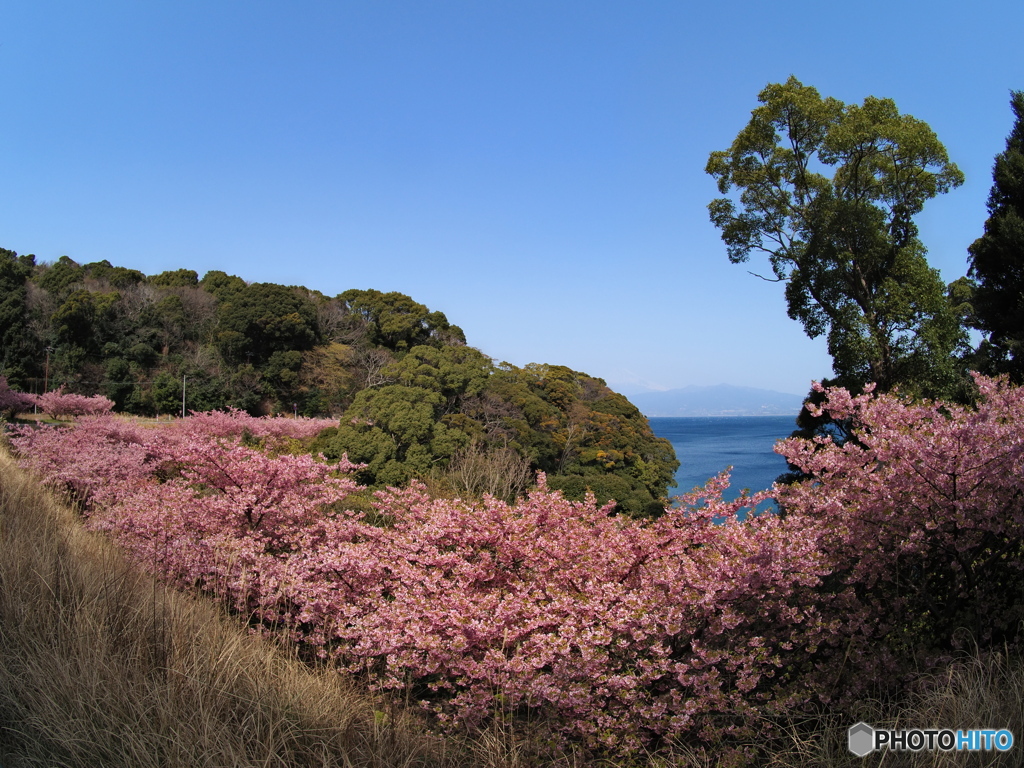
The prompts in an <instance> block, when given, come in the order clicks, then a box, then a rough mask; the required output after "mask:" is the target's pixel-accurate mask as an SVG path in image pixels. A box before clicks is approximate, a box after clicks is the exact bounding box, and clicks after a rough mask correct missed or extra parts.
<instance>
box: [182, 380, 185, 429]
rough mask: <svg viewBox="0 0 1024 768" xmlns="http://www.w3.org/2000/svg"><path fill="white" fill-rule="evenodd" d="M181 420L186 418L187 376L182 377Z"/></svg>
mask: <svg viewBox="0 0 1024 768" xmlns="http://www.w3.org/2000/svg"><path fill="white" fill-rule="evenodd" d="M181 418H183V419H184V418H185V374H182V375H181Z"/></svg>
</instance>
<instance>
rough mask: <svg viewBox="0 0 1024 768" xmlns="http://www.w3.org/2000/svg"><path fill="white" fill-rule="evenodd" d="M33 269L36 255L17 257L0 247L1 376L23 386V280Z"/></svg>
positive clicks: (25, 344)
mask: <svg viewBox="0 0 1024 768" xmlns="http://www.w3.org/2000/svg"><path fill="white" fill-rule="evenodd" d="M34 268H35V256H32V255H28V256H18V254H17V253H15V252H14V251H8V250H7V249H5V248H0V376H7V377H8V378H9V379H10V380H11V382H12V383H13V384H15V385H16V386H21V385H22V383H23V382H22V380H23V378H24V376H25V374H26V363H27V362H28V360H29V358H30V354H31V353H30V341H29V339H28V337H27V334H26V328H25V297H26V290H25V283H26V281H27V280H28V278H29V276H30V275H31V274H32V270H33V269H34Z"/></svg>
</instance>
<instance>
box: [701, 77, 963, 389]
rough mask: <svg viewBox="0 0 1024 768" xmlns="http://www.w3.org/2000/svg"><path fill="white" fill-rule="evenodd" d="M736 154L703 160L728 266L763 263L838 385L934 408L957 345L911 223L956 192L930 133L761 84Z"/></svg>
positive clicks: (879, 110)
mask: <svg viewBox="0 0 1024 768" xmlns="http://www.w3.org/2000/svg"><path fill="white" fill-rule="evenodd" d="M758 99H759V101H760V103H761V106H759V107H757V108H756V109H755V110H753V112H752V113H751V119H750V122H749V123H748V124H747V126H746V127H745V128H744V129H743V130H742V131H740V133H739V134H738V135H737V136H736V139H735V140H734V141H733V143H732V146H731V147H730V148H729V149H727V150H724V151H719V152H712V153H711V156H710V158H709V160H708V164H707V168H706V170H707V172H708V173H709V174H711V175H712V176H714V178H715V179H716V181H717V182H718V188H719V191H720V192H721V193H722V194H723V195H727V194H729V193H730V192H733V190H736V193H738V194H735V193H734V196H733V197H721V198H718V199H716V200H713V201H712V202H711V203H710V204H709V206H708V209H709V211H710V214H711V221H712V222H713V223H714V224H715V226H716V227H718V228H719V229H720V230H721V233H722V239H723V241H724V242H725V244H726V247H727V249H728V254H729V259H730V260H731V261H732V262H734V263H740V262H745V261H747V260H748V259H749V257H750V254H751V253H752V252H757V251H760V252H763V253H765V254H767V256H768V259H769V262H770V264H771V268H772V272H773V274H774V280H776V281H782V282H785V283H786V300H787V303H788V309H789V315H790V317H792V318H793V319H794V320H799V321H800V322H801V323H803V326H804V329H805V330H806V332H807V334H808V336H810V337H811V338H815V337H817V336H820V335H822V334H824V335H825V336H826V338H827V340H828V349H829V352H830V354H831V355H832V358H833V368H834V370H835V373H836V374H837V376H838V380H839V382H841V383H842V384H844V385H846V386H852V387H857V386H860V385H862V384H864V383H866V382H868V381H874V382H876V383H877V384H878V386H879V387H880V388H881V389H882V390H888V389H891V388H893V387H894V386H897V385H899V386H901V387H903V388H904V389H910V390H914V391H916V392H918V393H920V394H926V395H939V394H944V393H946V392H948V391H949V390H951V389H955V388H956V387H957V386H958V385H959V381H960V374H959V371H958V369H957V366H956V364H955V362H954V360H955V355H954V353H956V352H958V351H959V350H960V349H961V347H962V346H963V345H964V344H965V342H966V337H965V334H964V331H963V328H962V326H961V324H960V322H959V318H958V316H957V314H956V313H955V312H954V311H953V309H952V307H951V305H950V303H949V301H948V300H947V299H946V296H945V287H944V285H943V283H942V281H941V279H940V278H939V275H938V273H937V272H936V271H935V270H934V269H931V268H930V267H929V266H928V264H927V261H926V260H925V248H924V246H923V245H922V243H921V241H920V240H919V239H918V236H917V235H918V232H917V227H916V226H915V224H914V220H913V219H914V216H915V215H916V214H917V213H919V212H920V211H921V209H922V207H923V205H924V203H925V201H927V200H928V199H930V198H932V197H935V196H936V195H938V194H940V193H943V192H946V191H948V190H950V189H952V188H954V187H957V186H959V185H960V184H962V183H963V174H962V173H961V172H960V170H959V169H958V168H957V167H956V165H954V164H953V163H951V162H950V161H949V158H948V156H947V154H946V149H945V147H943V145H942V144H941V143H940V142H939V140H938V138H937V137H936V136H935V133H934V132H933V131H932V130H931V128H930V127H929V126H928V125H927V124H926V123H924V122H922V121H920V120H917V119H915V118H913V117H911V116H909V115H902V114H900V113H899V111H898V110H897V108H896V105H895V104H894V103H893V102H892V100H890V99H879V98H875V97H873V96H869V97H868V98H866V99H865V100H864V103H863V104H860V105H857V104H844V103H843V102H841V101H838V100H837V99H833V98H825V99H823V98H821V96H820V95H819V94H818V91H817V90H815V89H814V88H811V87H809V86H804V85H803V84H802V83H800V82H799V81H798V80H797V79H796V78H794V77H790V78H789V80H787V81H786V82H785V83H782V84H771V85H768V86H767V87H766V88H765V89H764V90H763V91H761V93H760V95H759V96H758Z"/></svg>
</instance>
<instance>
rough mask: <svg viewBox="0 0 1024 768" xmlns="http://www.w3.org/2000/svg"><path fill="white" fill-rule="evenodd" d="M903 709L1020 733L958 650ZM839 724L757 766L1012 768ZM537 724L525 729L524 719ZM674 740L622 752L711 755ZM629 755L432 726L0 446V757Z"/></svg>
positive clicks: (992, 675) (1017, 716)
mask: <svg viewBox="0 0 1024 768" xmlns="http://www.w3.org/2000/svg"><path fill="white" fill-rule="evenodd" d="M936 683H937V684H936V685H935V686H934V687H933V692H932V693H931V694H930V695H928V696H923V697H920V698H919V699H918V700H916V701H915V702H914V704H913V705H912V706H908V707H906V708H904V709H902V710H900V711H899V712H894V711H892V710H890V711H888V712H883V711H880V709H879V708H878V707H874V706H872V705H870V704H869V705H866V707H865V709H864V711H863V712H862V713H861V715H862V718H863V719H864V720H866V721H868V722H870V723H873V724H876V725H881V724H883V723H884V724H886V725H890V726H899V727H907V728H911V727H934V726H939V725H942V726H950V727H990V726H991V727H1008V728H1010V729H1011V730H1012V731H1013V732H1014V734H1015V736H1016V737H1017V738H1018V739H1024V671H1022V668H1021V666H1020V665H1016V664H1005V663H1001V664H1000V663H990V664H980V663H966V664H964V665H961V666H958V667H956V668H954V669H951V670H950V671H949V674H948V676H947V677H945V678H943V679H941V680H938V681H936ZM849 725H850V721H849V720H846V719H844V720H842V721H841V722H840V721H836V722H835V723H833V725H832V726H831V727H828V728H825V729H823V728H822V727H821V724H820V723H819V724H817V726H816V727H815V729H813V730H812V731H810V732H807V731H806V730H805V729H802V728H794V729H793V731H792V735H791V737H790V738H789V739H786V740H783V741H782V742H780V743H778V745H777V747H778V749H777V750H776V751H774V752H773V754H770V755H762V757H761V758H760V759H758V763H759V764H763V765H775V766H820V767H821V768H839V766H851V767H852V766H865V765H870V766H878V765H882V766H902V765H914V766H922V767H923V766H946V765H949V766H952V765H957V766H962V765H970V764H974V765H981V764H986V765H987V764H999V765H1019V764H1021V763H1022V762H1024V761H1022V759H1021V755H1022V754H1024V752H1022V746H1021V744H1017V745H1015V747H1014V749H1013V750H1012V751H1011V752H1009V753H1007V754H1005V755H997V754H994V753H989V754H987V755H975V756H972V757H971V758H970V760H965V759H964V758H965V757H967V756H965V755H958V754H956V753H951V754H948V755H943V754H941V753H937V754H932V753H921V754H918V755H916V756H912V755H909V754H902V755H896V754H889V755H874V756H872V757H869V758H867V759H865V760H860V759H857V758H854V757H853V756H852V755H850V754H849V753H848V752H847V751H846V744H845V733H846V728H847V727H848V726H849ZM534 733H535V734H536V731H534ZM716 763H717V760H716V759H715V756H714V755H707V754H703V753H699V752H690V751H687V752H686V753H678V752H677V753H675V754H672V755H664V756H663V757H659V758H653V757H651V758H645V759H639V760H636V761H635V762H634V761H631V762H630V763H629V764H630V765H662V766H664V765H677V766H698V765H706V766H710V765H715V764H716ZM540 764H545V765H554V764H558V765H563V766H570V765H580V766H582V765H585V764H593V765H598V764H599V765H603V766H608V768H611V767H612V766H625V765H626V763H622V762H617V761H616V762H605V761H599V762H589V763H588V761H586V760H585V759H584V758H583V757H582V756H576V757H574V756H572V755H569V754H564V753H560V754H557V755H556V754H554V753H552V752H551V751H550V748H549V747H545V746H544V745H543V744H542V743H541V740H540V739H538V738H537V737H536V735H534V736H532V737H531V736H530V735H529V733H523V732H520V731H519V730H518V729H515V732H513V729H510V728H508V727H507V726H503V725H500V724H499V725H498V726H496V727H495V728H494V729H493V730H491V731H489V732H486V733H483V734H476V735H475V736H473V737H472V738H468V739H465V738H464V739H454V738H448V739H442V738H440V737H438V736H436V735H434V734H432V733H430V732H429V731H428V730H427V728H426V726H425V724H424V722H423V721H422V720H421V719H420V718H419V717H418V716H417V715H415V714H413V713H409V712H407V711H406V710H405V709H404V707H403V706H402V705H401V703H396V702H393V701H390V702H389V701H388V700H385V699H382V698H380V697H375V696H371V695H370V694H368V693H366V692H365V691H364V690H362V689H361V688H360V687H359V686H358V684H356V683H354V682H353V681H351V680H350V679H348V678H346V677H345V676H343V675H340V674H338V673H336V672H332V671H330V670H316V669H311V668H310V667H308V666H306V665H304V664H302V663H301V662H300V661H298V660H297V659H296V658H294V657H293V656H292V655H290V654H289V653H288V652H287V651H286V650H285V649H283V648H281V647H279V646H277V645H275V644H273V643H270V642H267V641H266V640H263V639H260V638H256V637H253V636H252V635H250V634H248V633H247V632H246V631H245V629H244V628H243V627H241V626H239V625H238V624H237V623H236V622H235V621H233V620H232V619H230V617H226V616H225V615H224V614H223V613H222V612H221V611H219V610H218V609H217V608H216V607H215V606H213V605H211V604H209V603H207V602H206V601H204V600H202V599H198V598H195V597H192V596H188V595H182V594H179V593H176V592H173V591H170V590H166V589H164V588H163V587H162V586H160V585H159V584H158V583H156V582H155V581H154V580H153V579H151V578H149V577H148V576H145V575H143V574H141V573H139V572H138V571H137V570H136V569H135V568H133V567H132V566H130V565H129V564H127V563H126V562H125V561H124V559H123V558H122V557H121V555H120V553H119V552H118V551H117V550H116V548H115V547H114V546H112V545H111V544H110V543H109V542H108V541H106V540H105V539H103V538H102V537H100V536H97V535H94V534H91V533H89V532H87V531H85V530H84V529H83V528H82V526H81V524H80V523H79V521H78V520H77V518H76V516H75V514H74V513H73V512H72V511H71V510H69V509H68V508H67V507H65V506H63V505H61V504H59V503H56V502H55V501H54V500H53V499H52V498H51V497H50V495H49V494H47V493H45V492H44V491H42V490H41V489H40V488H39V487H38V485H37V484H36V483H35V481H34V480H33V479H32V478H30V477H29V476H27V475H26V474H25V473H23V472H22V471H21V470H19V469H18V468H17V467H16V466H15V464H14V462H13V461H12V460H11V459H10V458H9V457H8V456H7V454H6V453H5V452H3V450H2V449H0V765H3V766H4V768H14V767H15V766H29V765H32V766H69V767H70V766H99V765H102V766H110V767H114V766H125V767H126V768H127V767H128V766H131V767H132V768H145V767H146V766H162V767H165V766H190V767H191V766H211V767H213V766H216V767H217V768H231V766H438V767H444V768H447V767H448V766H463V765H465V766H473V765H479V766H494V767H495V768H498V767H510V766H524V765H540Z"/></svg>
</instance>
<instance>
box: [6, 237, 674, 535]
mask: <svg viewBox="0 0 1024 768" xmlns="http://www.w3.org/2000/svg"><path fill="white" fill-rule="evenodd" d="M0 343H2V350H0V375H4V376H6V377H7V380H8V382H9V384H10V386H11V387H13V388H15V389H21V390H22V391H25V392H29V393H42V392H44V391H47V390H53V389H55V388H57V387H60V386H64V387H66V388H67V390H68V391H71V392H76V393H79V394H84V395H94V394H102V395H105V396H106V397H109V398H110V399H111V400H113V401H114V403H115V408H116V410H118V411H121V412H124V413H130V414H138V415H147V416H152V415H157V414H177V413H180V412H181V410H182V397H183V395H184V401H185V408H186V410H188V411H206V410H211V409H223V408H229V407H233V408H238V409H241V410H244V411H247V412H249V413H252V414H254V415H256V414H266V413H274V412H284V413H290V414H298V415H305V416H330V417H332V418H336V419H338V427H336V428H334V429H330V430H328V431H327V432H325V433H324V434H323V435H321V437H320V439H319V441H318V444H317V448H318V449H319V450H322V451H323V452H324V453H325V454H326V455H327V456H328V457H330V458H340V456H341V455H342V454H345V453H347V454H348V456H349V458H350V459H352V460H353V461H357V462H361V463H365V464H366V468H365V469H364V470H363V471H362V473H361V475H360V480H361V481H363V482H365V483H367V484H370V485H383V484H389V485H395V484H402V483H404V482H406V481H408V480H409V479H411V478H413V477H419V478H430V477H435V478H437V477H443V479H444V481H445V482H447V483H448V484H449V485H451V486H452V487H453V488H454V489H456V490H461V491H465V492H470V493H483V492H490V493H495V494H497V495H500V496H504V497H511V496H514V495H516V494H517V493H518V492H520V491H521V490H523V489H524V488H525V487H526V485H527V484H528V483H529V482H530V480H531V478H532V473H533V472H534V471H536V470H543V471H545V472H547V473H548V475H549V477H548V484H549V485H550V486H551V487H553V488H559V489H563V490H564V491H565V492H566V494H567V495H568V496H570V497H574V498H578V497H581V496H582V495H583V494H584V493H585V492H586V490H587V489H588V488H589V489H591V490H593V491H594V492H595V494H596V495H597V496H598V499H599V500H601V501H604V500H607V499H609V498H614V499H616V500H617V501H618V502H619V509H620V511H624V512H628V513H630V514H633V515H648V514H656V513H657V512H659V511H660V510H661V508H662V506H663V503H664V502H663V500H664V498H665V496H666V493H667V488H668V486H669V484H670V483H671V482H672V476H673V473H674V471H675V469H676V467H677V466H678V462H677V461H676V459H675V455H674V453H673V451H672V447H671V446H670V445H669V444H668V442H667V441H665V440H661V439H658V438H656V437H654V435H653V433H652V432H651V430H650V427H649V425H648V424H647V421H646V419H644V417H643V416H642V415H641V414H640V412H639V411H638V410H637V409H636V408H635V407H634V406H633V405H632V404H631V403H630V402H629V401H628V400H627V399H626V398H625V397H623V396H622V395H619V394H617V393H615V392H613V391H611V390H610V389H609V388H608V387H607V386H606V385H605V383H604V381H602V380H601V379H598V378H594V377H592V376H588V375H586V374H585V373H580V372H577V371H573V370H570V369H569V368H566V367H564V366H558V365H538V364H531V365H528V366H526V367H524V368H518V367H516V366H513V365H509V364H508V363H500V364H499V363H495V362H494V361H493V360H491V359H490V358H489V357H487V356H486V355H484V354H483V353H481V352H480V351H479V350H477V349H474V348H473V347H470V346H467V344H466V337H465V335H464V333H463V331H462V329H460V328H459V327H458V326H456V325H452V324H451V323H449V322H448V319H447V318H446V317H445V315H444V314H443V313H441V312H438V311H431V310H430V309H428V308H427V307H425V306H424V305H422V304H419V303H417V302H416V301H414V300H413V299H411V298H410V297H408V296H405V295H403V294H400V293H381V292H380V291H375V290H348V291H345V292H343V293H341V294H339V295H337V296H334V297H328V296H326V295H324V294H322V293H320V292H319V291H316V290H311V289H308V288H305V287H302V286H283V285H275V284H272V283H247V282H246V281H245V280H244V279H242V278H241V277H237V276H234V275H228V274H225V273H224V272H219V271H211V272H207V273H206V275H204V276H203V277H202V279H200V277H199V275H198V274H197V273H196V272H195V271H192V270H189V269H178V270H173V271H168V272H163V273H161V274H158V275H151V276H147V275H144V274H143V273H141V272H139V271H137V270H132V269H126V268H124V267H116V266H113V265H111V264H110V263H109V262H107V261H100V262H94V263H90V264H78V263H76V262H75V261H74V260H72V259H70V258H68V257H67V256H62V257H61V258H60V259H59V260H58V261H57V262H55V263H52V264H48V263H37V262H36V259H35V257H34V256H32V255H27V256H18V255H17V254H16V253H14V252H13V251H7V250H2V249H0Z"/></svg>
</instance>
